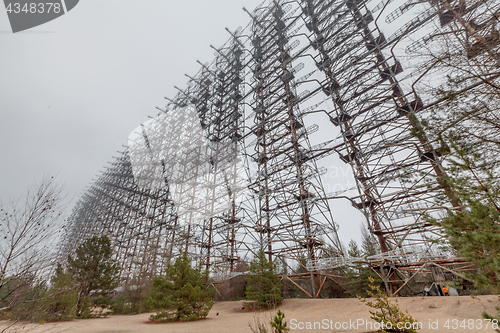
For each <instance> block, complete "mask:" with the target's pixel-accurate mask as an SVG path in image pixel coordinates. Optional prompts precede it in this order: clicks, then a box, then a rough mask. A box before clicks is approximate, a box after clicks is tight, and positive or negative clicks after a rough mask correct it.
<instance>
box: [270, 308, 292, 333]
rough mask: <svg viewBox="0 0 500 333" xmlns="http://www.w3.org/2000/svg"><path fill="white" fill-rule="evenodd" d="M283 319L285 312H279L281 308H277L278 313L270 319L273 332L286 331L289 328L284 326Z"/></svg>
mask: <svg viewBox="0 0 500 333" xmlns="http://www.w3.org/2000/svg"><path fill="white" fill-rule="evenodd" d="M284 319H285V314H284V313H283V312H281V310H278V313H277V314H276V316H274V319H273V321H271V326H272V327H273V329H274V333H286V332H288V331H289V330H290V329H288V328H287V327H286V321H284Z"/></svg>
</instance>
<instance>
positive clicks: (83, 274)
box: [68, 236, 119, 318]
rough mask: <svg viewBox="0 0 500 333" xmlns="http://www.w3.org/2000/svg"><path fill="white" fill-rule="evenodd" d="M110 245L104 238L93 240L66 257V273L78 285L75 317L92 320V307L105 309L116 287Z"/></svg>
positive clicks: (89, 240)
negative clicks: (90, 318)
mask: <svg viewBox="0 0 500 333" xmlns="http://www.w3.org/2000/svg"><path fill="white" fill-rule="evenodd" d="M111 254H112V250H111V241H110V240H109V238H108V237H107V236H101V237H97V236H93V237H92V238H89V239H87V240H86V241H85V242H84V243H83V244H81V245H80V246H79V247H78V248H77V249H76V255H75V258H73V257H72V256H71V255H70V256H68V271H69V273H70V274H71V276H72V277H73V278H74V279H75V280H76V281H78V283H79V286H78V306H77V315H78V317H80V318H89V317H90V316H92V310H93V308H94V307H101V308H102V309H105V308H108V307H110V305H111V298H112V293H113V290H114V289H115V288H116V287H117V285H118V272H119V268H118V265H117V264H115V263H112V262H111V261H110V259H111Z"/></svg>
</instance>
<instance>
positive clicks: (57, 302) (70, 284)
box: [46, 264, 78, 321]
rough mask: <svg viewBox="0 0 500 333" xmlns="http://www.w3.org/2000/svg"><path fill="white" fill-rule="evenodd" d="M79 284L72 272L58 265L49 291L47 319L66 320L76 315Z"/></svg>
mask: <svg viewBox="0 0 500 333" xmlns="http://www.w3.org/2000/svg"><path fill="white" fill-rule="evenodd" d="M77 303H78V286H77V283H76V281H75V280H74V279H73V277H72V276H71V274H70V273H69V272H67V271H65V270H64V269H63V268H62V266H61V265H60V264H58V265H57V268H56V272H55V275H54V276H53V277H52V279H51V287H50V289H49V291H48V293H47V305H46V308H47V314H46V320H47V321H64V320H71V319H73V318H75V317H76V310H77Z"/></svg>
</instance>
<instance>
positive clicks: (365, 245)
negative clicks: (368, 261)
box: [361, 226, 380, 257]
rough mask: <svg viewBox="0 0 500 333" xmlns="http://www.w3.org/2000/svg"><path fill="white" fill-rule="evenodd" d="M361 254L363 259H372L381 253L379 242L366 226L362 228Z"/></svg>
mask: <svg viewBox="0 0 500 333" xmlns="http://www.w3.org/2000/svg"><path fill="white" fill-rule="evenodd" d="M361 252H362V253H363V257H371V256H374V255H376V254H378V253H380V248H379V245H378V243H377V240H376V239H375V237H373V235H372V234H371V233H370V231H368V229H367V228H366V227H365V226H362V227H361Z"/></svg>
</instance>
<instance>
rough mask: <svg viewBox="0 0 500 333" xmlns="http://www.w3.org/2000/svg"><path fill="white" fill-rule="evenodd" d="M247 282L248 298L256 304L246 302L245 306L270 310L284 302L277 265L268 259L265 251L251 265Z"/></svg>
mask: <svg viewBox="0 0 500 333" xmlns="http://www.w3.org/2000/svg"><path fill="white" fill-rule="evenodd" d="M246 281H247V287H246V297H247V299H249V300H253V301H254V302H245V303H244V304H245V306H250V307H256V308H270V307H275V306H277V305H279V304H281V301H283V297H282V296H281V283H280V278H279V276H278V274H277V273H276V265H275V264H274V263H273V262H272V261H268V260H267V259H266V255H265V254H264V252H263V251H260V252H259V253H258V255H257V257H256V258H255V259H254V260H253V261H252V262H251V263H250V268H249V269H248V273H247V279H246Z"/></svg>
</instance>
